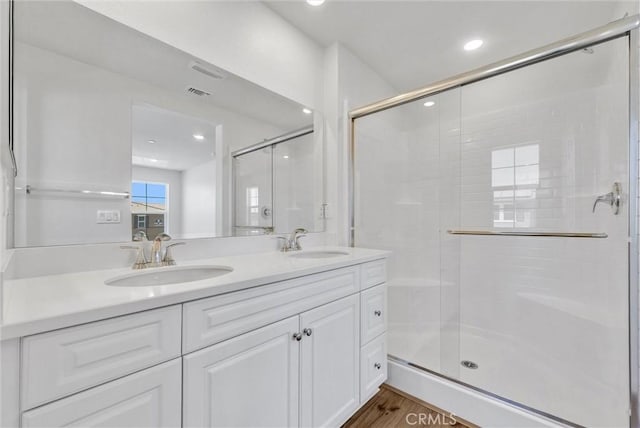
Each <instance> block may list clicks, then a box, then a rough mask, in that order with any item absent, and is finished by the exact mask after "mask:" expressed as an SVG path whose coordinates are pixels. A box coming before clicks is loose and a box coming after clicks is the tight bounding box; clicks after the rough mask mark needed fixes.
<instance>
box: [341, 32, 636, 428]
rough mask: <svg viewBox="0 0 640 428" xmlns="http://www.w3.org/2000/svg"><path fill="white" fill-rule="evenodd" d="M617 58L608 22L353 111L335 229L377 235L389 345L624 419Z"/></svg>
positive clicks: (623, 160) (439, 366)
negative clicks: (555, 50) (349, 188)
mask: <svg viewBox="0 0 640 428" xmlns="http://www.w3.org/2000/svg"><path fill="white" fill-rule="evenodd" d="M629 69H630V67H629V39H628V36H627V35H623V36H621V37H619V38H616V39H613V40H608V41H606V42H604V43H600V44H596V45H593V46H590V47H589V49H584V50H583V49H579V50H576V51H573V52H570V53H566V54H564V55H561V56H556V57H553V58H550V59H547V60H545V61H542V62H536V63H532V64H530V65H527V66H524V67H521V68H517V69H515V70H512V71H508V72H505V73H502V74H498V75H495V76H492V77H489V78H486V79H482V80H478V81H474V82H470V83H467V84H463V85H458V86H456V87H452V88H449V89H447V90H445V91H440V92H437V93H436V94H434V95H431V96H429V97H426V98H422V99H418V100H415V101H412V102H409V103H406V104H402V105H398V106H393V107H392V108H388V109H384V110H381V111H375V112H372V113H371V114H367V115H363V116H361V117H356V118H355V119H354V120H353V133H354V134H353V147H352V149H353V221H354V223H353V238H352V239H353V244H355V245H357V246H361V247H372V248H383V249H388V250H391V251H392V255H391V257H390V258H389V263H388V271H389V272H388V277H389V281H388V305H389V326H388V349H389V354H390V357H391V358H393V359H395V360H397V361H400V362H403V363H405V364H408V365H410V366H412V367H414V368H416V369H418V370H426V371H428V372H431V373H434V374H437V375H440V376H443V377H446V378H448V379H451V380H454V381H456V382H459V383H463V384H465V385H467V386H470V387H472V388H474V389H476V390H481V391H483V392H486V393H488V394H490V395H491V396H492V397H498V398H501V399H504V400H506V401H508V402H510V403H513V404H515V405H517V406H520V407H523V408H526V409H528V410H531V411H534V412H537V413H540V414H543V415H545V416H549V417H551V418H554V419H557V420H561V421H565V422H568V423H570V424H574V425H583V426H628V424H629V401H630V396H629V388H630V385H629V379H630V374H629V290H630V285H629V272H630V266H629V248H628V246H629V238H630V233H631V231H632V230H633V227H630V224H631V223H630V220H632V221H635V218H631V219H630V209H629V207H630V204H629V196H630V185H631V184H633V185H634V186H635V185H637V183H635V182H632V180H637V178H634V177H631V176H630V170H629V165H630V145H629V129H630V122H629V121H630V117H629V93H630V88H629V85H630V76H629ZM634 143H635V142H634ZM633 161H634V162H637V160H635V159H634V160H633Z"/></svg>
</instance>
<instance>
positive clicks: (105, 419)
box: [22, 358, 182, 428]
mask: <svg viewBox="0 0 640 428" xmlns="http://www.w3.org/2000/svg"><path fill="white" fill-rule="evenodd" d="M181 366H182V364H181V360H180V358H177V359H175V360H172V361H169V362H167V363H164V364H160V365H158V366H155V367H152V368H150V369H146V370H142V371H140V372H138V373H134V374H132V375H129V376H125V377H123V378H121V379H118V380H114V381H112V382H109V383H106V384H104V385H100V386H97V387H95V388H91V389H89V390H86V391H83V392H81V393H79V394H76V395H72V396H71V397H67V398H63V399H62V400H58V401H54V402H53V403H50V404H47V405H45V406H41V407H38V408H36V409H34V410H30V411H28V412H25V413H23V414H22V426H23V427H24V428H31V427H47V428H52V427H70V426H72V427H83V428H93V427H101V428H107V427H108V428H115V427H122V428H124V427H127V428H143V427H144V428H174V427H179V426H180V399H181V396H180V392H181V389H180V387H181V382H180V376H181V373H180V372H181Z"/></svg>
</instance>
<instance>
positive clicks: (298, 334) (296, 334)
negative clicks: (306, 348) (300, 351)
mask: <svg viewBox="0 0 640 428" xmlns="http://www.w3.org/2000/svg"><path fill="white" fill-rule="evenodd" d="M293 340H296V341H298V342H300V341H301V340H302V334H301V333H293Z"/></svg>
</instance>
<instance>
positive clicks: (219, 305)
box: [2, 248, 387, 427]
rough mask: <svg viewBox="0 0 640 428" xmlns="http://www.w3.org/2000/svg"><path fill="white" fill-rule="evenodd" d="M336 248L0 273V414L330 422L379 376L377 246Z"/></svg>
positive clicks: (164, 421)
mask: <svg viewBox="0 0 640 428" xmlns="http://www.w3.org/2000/svg"><path fill="white" fill-rule="evenodd" d="M340 250H341V251H342V252H343V254H339V253H337V252H336V251H334V252H328V253H326V254H327V256H326V258H325V257H323V256H322V255H323V254H325V253H322V252H319V253H317V255H314V254H313V253H312V252H307V253H309V254H310V255H309V257H299V255H301V254H305V252H304V251H303V252H298V253H297V255H295V254H293V253H292V254H284V253H276V252H273V253H264V254H254V255H244V256H236V257H226V258H218V259H210V260H198V261H193V262H189V263H183V264H182V265H181V266H180V267H181V268H185V267H188V266H190V265H193V266H202V265H216V266H227V267H231V268H233V270H232V271H229V273H227V274H225V275H221V276H217V277H215V278H210V279H205V280H200V281H193V282H188V283H182V284H181V283H177V284H172V285H164V286H152V287H149V286H129V287H127V286H113V285H105V281H107V282H108V281H109V279H111V278H114V277H119V276H122V275H123V274H125V275H128V274H130V271H128V270H125V269H116V270H103V271H94V272H81V273H72V274H63V275H52V276H46V277H35V278H25V279H18V280H12V281H5V284H4V286H5V302H4V303H5V323H4V324H3V325H2V337H3V341H2V351H3V352H2V369H3V372H4V374H3V377H4V379H3V388H5V389H4V390H3V396H2V405H3V406H2V413H3V415H2V422H3V426H22V427H44V426H47V427H60V426H68V425H77V424H79V425H81V426H84V427H92V426H128V427H178V426H184V427H195V426H206V427H218V426H219V427H223V426H281V427H296V426H305V427H310V426H334V427H337V426H340V425H341V424H343V423H344V422H345V421H346V420H347V419H348V418H349V417H350V416H351V415H352V414H353V413H354V412H355V411H356V410H358V409H359V408H360V407H361V406H362V405H363V404H364V403H365V402H366V401H367V400H368V399H369V398H370V397H371V396H372V395H373V394H375V392H376V391H377V390H378V387H379V385H380V384H382V383H383V382H384V381H385V380H386V376H387V364H386V342H385V331H386V289H385V287H386V286H385V276H386V271H385V257H386V253H385V252H382V251H374V250H365V249H355V248H348V249H346V248H344V249H340ZM159 269H172V268H159ZM11 385H12V386H13V387H11ZM18 424H19V425H18Z"/></svg>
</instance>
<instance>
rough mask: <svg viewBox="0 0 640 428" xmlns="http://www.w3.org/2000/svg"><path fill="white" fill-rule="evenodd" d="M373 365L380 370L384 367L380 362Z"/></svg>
mask: <svg viewBox="0 0 640 428" xmlns="http://www.w3.org/2000/svg"><path fill="white" fill-rule="evenodd" d="M373 367H375V368H376V369H378V370H380V369H381V368H382V364H380V363H375V364H374V365H373Z"/></svg>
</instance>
